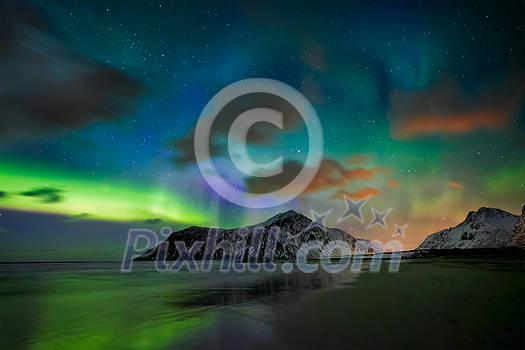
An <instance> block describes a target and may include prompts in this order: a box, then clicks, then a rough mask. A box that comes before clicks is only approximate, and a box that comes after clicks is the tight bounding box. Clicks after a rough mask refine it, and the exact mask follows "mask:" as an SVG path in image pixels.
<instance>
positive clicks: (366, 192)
mask: <svg viewBox="0 0 525 350" xmlns="http://www.w3.org/2000/svg"><path fill="white" fill-rule="evenodd" d="M380 194H381V192H379V190H376V189H375V188H365V189H362V190H359V191H357V192H354V193H351V192H348V191H344V190H337V191H336V192H335V193H334V194H333V195H331V196H330V197H328V198H330V199H341V198H343V197H344V196H346V197H348V198H350V199H352V200H358V199H364V198H368V197H371V196H379V195H380Z"/></svg>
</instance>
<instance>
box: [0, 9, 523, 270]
mask: <svg viewBox="0 0 525 350" xmlns="http://www.w3.org/2000/svg"><path fill="white" fill-rule="evenodd" d="M0 6H1V22H2V23H1V26H2V27H1V36H2V42H1V54H0V56H1V57H0V58H1V62H2V63H1V66H0V70H1V87H2V89H1V92H0V93H1V95H0V96H1V114H2V117H1V118H0V147H1V148H0V179H1V181H0V205H1V208H2V211H1V216H0V218H1V220H0V254H1V259H0V260H2V261H14V260H24V261H48V260H118V259H120V258H121V257H122V254H123V249H124V244H125V241H126V239H127V233H128V230H129V229H130V228H148V229H151V230H154V231H155V232H158V231H159V230H160V229H161V228H162V227H165V226H168V227H170V228H171V229H173V230H177V229H182V228H184V227H187V226H191V225H201V226H219V227H228V228H230V227H239V226H242V225H249V224H254V223H257V222H261V221H264V220H266V219H267V218H268V217H270V216H272V215H274V214H277V213H279V212H283V211H286V210H289V209H294V210H296V211H298V212H301V213H303V214H305V215H307V216H309V217H311V218H313V214H312V211H314V212H315V213H317V214H322V213H325V212H327V211H330V210H331V212H330V213H329V214H328V215H327V216H326V219H325V224H326V225H327V226H331V227H339V228H341V229H344V230H346V231H347V232H349V233H351V234H352V235H354V236H356V237H362V238H366V239H371V240H374V239H378V240H380V241H382V242H383V243H386V242H388V241H389V240H390V239H394V238H395V239H398V240H399V241H400V242H401V243H402V244H403V247H404V249H413V248H415V247H416V246H417V245H419V243H421V242H422V240H423V239H424V238H425V237H426V236H427V235H429V234H431V233H433V232H436V231H439V230H441V229H444V228H448V227H451V226H455V225H457V224H458V223H459V222H461V221H462V220H463V219H464V218H465V216H466V215H467V214H468V212H469V211H472V210H477V209H478V208H479V207H481V206H491V207H498V208H501V209H504V210H507V211H510V212H512V213H514V214H518V213H520V211H521V206H522V205H523V203H524V201H525V187H524V182H525V161H524V160H525V157H524V156H525V144H524V135H525V124H524V99H523V97H524V70H523V69H524V51H523V46H524V33H523V24H524V23H523V13H524V4H523V2H521V1H508V2H499V1H498V2H491V1H483V2H476V1H461V2H453V1H447V2H430V1H428V2H427V1H424V2H412V1H406V2H372V1H364V2H361V1H356V2H335V1H334V2H326V1H324V2H313V1H309V2H295V1H289V2H207V1H197V2H169V1H161V2H148V1H142V2H139V1H129V2H126V1H110V2H103V1H96V2H80V1H74V2H73V1H72V2H67V1H48V2H32V3H23V2H2V3H1V5H0ZM248 78H270V79H275V80H278V81H281V82H284V83H286V84H288V85H290V86H291V87H293V88H295V89H296V90H298V91H299V92H301V93H302V94H303V95H304V96H305V97H306V98H307V99H308V101H309V102H310V103H311V104H312V105H313V107H314V108H315V110H316V112H317V114H318V116H319V119H320V121H321V124H322V129H323V133H324V149H323V154H324V155H323V159H322V162H321V165H320V168H319V171H318V172H317V175H316V176H315V178H314V180H313V181H312V182H311V183H310V184H309V185H308V186H307V187H306V189H305V190H304V191H303V192H302V193H301V194H300V195H299V196H298V197H296V198H295V199H293V200H291V201H289V202H288V203H285V204H283V205H281V206H278V207H274V208H266V209H250V208H244V207H241V206H238V205H235V204H233V203H230V202H229V201H227V200H225V199H223V198H221V197H220V196H219V195H217V194H216V193H215V192H214V191H213V189H211V187H210V186H209V185H208V184H207V183H206V181H205V180H204V178H203V176H202V175H201V173H200V171H199V169H198V167H197V165H196V162H195V155H194V149H193V133H194V130H195V125H196V123H197V120H198V118H199V115H200V114H201V112H202V110H203V109H204V107H205V106H206V104H207V103H208V101H210V99H211V98H212V97H213V96H214V95H215V94H217V93H218V92H219V91H220V90H221V89H223V88H225V87H226V86H228V85H229V84H232V83H234V82H237V81H239V80H243V79H248ZM233 118H234V117H233ZM230 119H231V118H230ZM228 120H229V119H228V118H226V119H225V121H223V123H224V124H223V125H226V124H225V123H226V122H227V121H228ZM230 122H231V120H230ZM221 125H222V124H221ZM287 125H288V124H286V122H285V128H284V129H283V130H279V129H276V128H273V129H272V128H271V127H268V125H267V124H264V123H263V125H262V126H261V125H259V126H258V127H257V128H255V126H254V129H253V130H251V132H252V131H253V133H254V135H252V136H253V137H251V142H250V143H249V144H248V151H249V155H250V157H251V158H252V159H253V160H254V161H258V162H261V163H262V162H268V161H271V160H274V159H276V158H277V157H279V156H282V157H283V158H284V164H285V165H284V170H285V171H284V174H283V175H282V176H275V177H269V178H264V179H263V180H261V179H262V178H257V177H250V176H246V175H245V176H242V175H243V174H239V172H238V170H237V169H236V168H235V167H234V165H233V163H232V161H231V159H230V158H229V154H228V151H227V150H225V147H224V142H223V141H224V140H223V139H224V137H223V136H224V133H221V129H224V130H227V128H229V126H227V127H226V128H218V129H219V130H218V131H217V135H216V137H215V138H214V139H213V140H211V141H210V142H211V145H212V146H211V148H212V150H211V155H212V160H213V162H214V164H215V165H216V167H217V169H218V171H219V172H220V174H221V175H222V176H223V178H224V179H226V180H227V181H228V182H229V183H231V184H233V185H235V186H236V187H237V188H239V189H241V190H244V191H247V192H250V193H263V192H270V191H272V190H276V189H279V188H281V187H283V186H284V185H286V183H287V181H289V178H290V177H292V176H293V175H294V174H296V173H297V171H298V170H300V169H301V167H302V166H303V165H304V160H305V159H306V153H307V150H308V136H307V132H306V128H305V126H304V124H302V123H301V122H290V123H289V125H288V127H286V126H287ZM221 142H222V143H221ZM345 196H346V197H347V198H350V199H352V200H354V201H358V200H362V199H365V198H368V200H367V201H366V202H365V203H364V204H363V206H362V216H363V222H360V221H359V220H358V219H357V218H355V217H353V216H352V217H348V218H345V219H344V220H341V221H339V222H338V219H339V218H340V217H341V216H342V215H343V214H344V213H345V211H346V209H347V207H346V204H345V200H344V198H345ZM388 209H391V210H390V212H389V213H388V215H387V216H386V218H385V222H386V226H387V227H386V228H384V227H382V226H381V225H374V226H372V227H368V228H367V226H368V225H369V223H371V222H372V221H373V219H374V216H373V210H375V211H377V212H384V211H386V210H388ZM396 225H397V227H403V226H405V225H407V226H406V228H404V236H400V235H397V236H394V237H392V236H393V235H394V233H395V231H396Z"/></svg>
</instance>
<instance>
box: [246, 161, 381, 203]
mask: <svg viewBox="0 0 525 350" xmlns="http://www.w3.org/2000/svg"><path fill="white" fill-rule="evenodd" d="M302 167H303V164H302V163H300V162H298V161H287V162H285V163H284V164H283V172H282V173H279V174H277V175H274V176H270V177H248V178H246V179H245V187H246V191H247V192H250V193H255V194H259V193H268V192H273V191H277V190H279V189H281V188H282V187H284V186H286V185H288V184H289V183H290V182H291V181H292V180H294V179H295V178H296V177H297V175H298V174H299V172H300V171H301V169H302ZM385 169H386V168H383V167H374V168H371V169H365V168H351V169H347V168H346V167H345V166H344V165H343V164H341V163H340V162H338V161H337V160H335V159H332V158H324V159H323V160H322V162H321V165H320V167H319V170H318V171H317V174H316V175H315V177H314V179H313V180H312V181H311V182H310V184H309V185H308V186H307V187H306V189H305V190H304V191H303V192H302V193H303V194H307V193H315V192H321V191H325V190H336V194H337V195H336V194H334V195H333V196H331V197H330V198H336V197H338V198H342V194H347V195H348V197H355V196H361V195H364V193H366V194H367V195H365V196H364V197H363V198H366V197H368V196H369V195H377V194H379V191H378V190H375V189H365V190H363V191H365V192H362V191H359V192H357V193H350V192H348V191H347V190H346V188H347V187H348V186H349V185H352V184H353V183H354V182H355V181H356V180H371V179H373V178H374V177H375V175H376V174H378V173H380V172H384V170H385Z"/></svg>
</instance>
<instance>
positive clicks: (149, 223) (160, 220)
mask: <svg viewBox="0 0 525 350" xmlns="http://www.w3.org/2000/svg"><path fill="white" fill-rule="evenodd" d="M161 222H164V220H162V219H159V218H155V219H148V220H145V221H144V223H145V224H146V225H155V224H160V223H161Z"/></svg>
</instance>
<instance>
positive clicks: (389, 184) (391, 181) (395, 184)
mask: <svg viewBox="0 0 525 350" xmlns="http://www.w3.org/2000/svg"><path fill="white" fill-rule="evenodd" d="M386 185H387V186H388V187H397V186H399V182H397V181H396V180H392V179H388V181H387V182H386Z"/></svg>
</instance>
